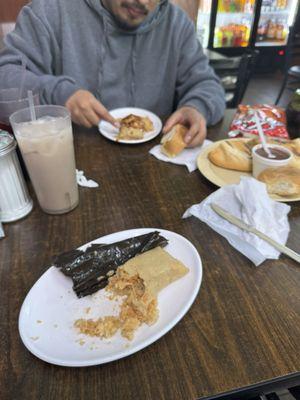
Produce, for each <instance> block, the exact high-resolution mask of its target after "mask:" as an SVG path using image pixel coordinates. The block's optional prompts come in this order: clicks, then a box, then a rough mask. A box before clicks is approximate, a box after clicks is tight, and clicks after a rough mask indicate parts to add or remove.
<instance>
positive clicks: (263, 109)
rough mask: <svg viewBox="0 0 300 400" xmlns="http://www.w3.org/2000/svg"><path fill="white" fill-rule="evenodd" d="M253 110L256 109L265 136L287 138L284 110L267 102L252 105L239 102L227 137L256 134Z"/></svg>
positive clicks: (252, 135) (254, 135)
mask: <svg viewBox="0 0 300 400" xmlns="http://www.w3.org/2000/svg"><path fill="white" fill-rule="evenodd" d="M253 111H256V113H257V116H258V119H259V121H260V123H261V126H262V128H263V131H264V134H265V135H266V136H270V137H273V138H281V139H289V134H288V131H287V129H286V117H285V111H284V110H283V109H282V108H280V107H276V106H270V105H267V104H256V105H254V106H249V105H242V104H240V105H239V106H238V110H237V112H236V114H235V116H234V119H233V121H232V123H231V126H230V130H229V132H228V136H229V137H241V136H242V137H256V136H258V131H257V128H256V124H255V121H254V116H253Z"/></svg>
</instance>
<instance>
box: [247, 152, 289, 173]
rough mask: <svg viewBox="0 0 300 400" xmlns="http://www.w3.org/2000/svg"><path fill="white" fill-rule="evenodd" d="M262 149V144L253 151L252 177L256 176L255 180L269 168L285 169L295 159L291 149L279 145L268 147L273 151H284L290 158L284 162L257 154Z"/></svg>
mask: <svg viewBox="0 0 300 400" xmlns="http://www.w3.org/2000/svg"><path fill="white" fill-rule="evenodd" d="M262 147H263V146H262V144H257V145H256V146H254V147H253V149H252V162H253V167H252V175H253V176H254V178H257V177H258V176H259V174H260V173H261V172H262V171H264V170H265V169H267V168H276V167H283V166H284V165H287V164H288V163H289V162H290V161H291V158H292V157H293V153H292V152H291V151H290V150H289V149H287V148H285V147H283V146H280V145H277V144H268V147H269V148H270V150H271V151H272V149H275V148H276V149H279V150H282V151H283V152H285V153H287V154H288V157H287V158H285V159H284V160H277V159H274V158H266V157H263V156H261V155H259V154H257V152H256V151H257V150H258V149H261V148H262Z"/></svg>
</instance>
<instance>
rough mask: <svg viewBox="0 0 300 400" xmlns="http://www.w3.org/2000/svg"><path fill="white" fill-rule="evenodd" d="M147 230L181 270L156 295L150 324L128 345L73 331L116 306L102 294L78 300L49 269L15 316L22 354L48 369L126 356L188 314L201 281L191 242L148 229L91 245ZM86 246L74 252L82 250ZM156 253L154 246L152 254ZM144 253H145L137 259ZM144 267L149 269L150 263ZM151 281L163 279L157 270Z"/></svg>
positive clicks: (66, 281)
mask: <svg viewBox="0 0 300 400" xmlns="http://www.w3.org/2000/svg"><path fill="white" fill-rule="evenodd" d="M151 231H159V233H160V234H161V235H163V237H164V238H166V239H167V240H168V244H167V246H166V247H164V249H161V248H159V249H160V251H165V253H168V257H171V258H175V259H176V260H175V262H176V263H177V264H178V263H179V264H184V268H185V270H186V272H185V275H184V276H181V277H180V279H178V280H175V281H174V280H173V281H172V283H170V284H169V283H168V286H164V288H163V289H162V290H161V291H159V293H158V296H157V308H158V311H159V315H158V319H157V320H156V322H154V323H153V324H150V325H147V324H146V323H144V324H142V325H141V326H139V327H138V328H137V330H136V332H135V335H134V337H133V339H132V340H128V339H126V338H125V337H123V336H122V335H121V334H120V333H119V332H117V333H116V334H114V335H113V336H112V337H110V338H102V339H101V338H100V337H95V336H89V335H87V334H84V333H82V332H78V329H76V324H75V321H77V320H78V319H80V321H81V319H82V318H84V319H87V321H88V320H95V319H96V320H97V319H98V318H99V317H101V318H102V317H103V316H106V315H110V314H112V313H113V312H114V310H115V307H116V303H115V302H114V300H113V299H112V298H111V296H109V292H107V291H106V290H105V289H101V290H98V291H97V292H96V293H94V294H92V295H88V296H86V297H82V298H78V297H77V296H76V294H75V293H74V291H73V290H72V280H71V278H70V277H67V276H65V275H64V274H63V273H62V272H61V270H59V269H58V268H56V267H54V266H52V267H50V268H49V269H48V270H47V271H46V272H45V273H44V274H43V275H42V276H41V277H40V279H39V280H38V281H37V282H36V283H35V284H34V286H33V287H32V288H31V290H30V291H29V293H28V294H27V296H26V298H25V300H24V302H23V305H22V308H21V311H20V315H19V332H20V336H21V339H22V341H23V343H24V345H25V346H26V347H27V349H28V350H29V351H30V352H31V353H32V354H34V355H35V356H37V357H38V358H40V359H42V360H44V361H46V362H48V363H51V364H56V365H61V366H69V367H84V366H91V365H98V364H104V363H107V362H110V361H114V360H118V359H120V358H123V357H127V356H129V355H131V354H133V353H136V352H137V351H139V350H141V349H143V348H145V347H147V346H149V345H150V344H151V343H153V342H155V341H156V340H158V339H159V338H161V337H162V336H163V335H165V334H166V333H167V332H168V331H169V330H170V329H172V328H173V327H174V326H175V325H176V324H177V323H178V322H179V321H180V320H181V318H183V316H184V315H185V314H186V313H187V312H188V310H189V309H190V307H191V305H192V304H193V302H194V300H195V298H196V296H197V294H198V292H199V289H200V285H201V281H202V263H201V259H200V256H199V254H198V251H197V250H196V248H195V247H194V246H193V245H192V243H191V242H190V241H189V240H187V239H186V238H184V237H183V236H181V235H179V234H177V233H175V232H171V231H167V230H163V229H149V228H143V229H131V230H126V231H122V232H117V233H113V234H110V235H107V236H104V237H102V238H99V239H96V240H94V241H93V242H91V243H102V244H103V243H107V244H109V243H113V242H118V241H120V240H125V239H128V238H131V237H134V236H138V235H144V234H148V233H150V232H151ZM91 243H88V244H86V245H84V246H82V247H81V248H80V249H81V250H83V251H84V250H85V249H86V248H87V246H88V245H90V244H91ZM157 249H158V247H157V248H156V249H155V250H157ZM150 251H151V250H150ZM147 253H149V251H146V252H144V253H143V254H144V255H146V254H147ZM133 260H134V259H131V260H129V262H128V263H131V268H132V266H133V263H132V261H133ZM160 260H161V261H162V259H160ZM148 264H150V265H151V270H152V267H153V265H152V263H149V262H148ZM158 264H159V263H156V265H158ZM124 265H125V264H124ZM138 265H139V266H140V264H138ZM120 268H121V267H120ZM116 275H117V274H116ZM116 275H115V276H116ZM157 276H159V282H161V281H162V280H163V278H164V275H163V271H161V272H160V273H159V274H158V275H157ZM145 285H146V284H145ZM106 293H108V294H106Z"/></svg>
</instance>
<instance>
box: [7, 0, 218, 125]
mask: <svg viewBox="0 0 300 400" xmlns="http://www.w3.org/2000/svg"><path fill="white" fill-rule="evenodd" d="M4 43H5V48H4V50H3V51H2V52H1V53H0V87H1V88H9V87H18V86H19V84H20V80H21V68H20V64H21V58H22V54H23V57H24V56H25V60H26V64H27V73H26V88H27V89H33V88H36V89H38V90H39V91H40V98H41V102H42V103H48V104H61V105H64V104H65V102H66V100H67V99H68V98H69V96H71V95H72V94H73V93H74V92H75V91H76V90H78V89H86V90H89V91H91V92H92V93H93V94H94V95H95V96H96V97H97V98H98V99H99V100H100V101H101V102H102V103H103V105H104V106H105V107H107V108H108V109H113V108H118V107H125V106H133V107H141V108H146V109H148V110H151V111H153V112H154V113H156V114H158V115H159V116H161V117H164V116H167V115H170V114H171V113H172V112H173V111H174V110H175V109H177V108H178V107H180V106H183V105H189V106H192V107H194V108H196V109H197V110H199V111H200V112H201V113H202V114H203V115H204V116H205V117H206V119H207V122H208V124H214V123H216V122H217V121H218V120H219V119H220V118H221V117H222V115H223V112H224V107H225V102H224V93H223V89H222V87H221V86H220V83H219V80H218V78H217V77H216V76H215V74H214V72H213V71H212V69H211V68H210V67H209V65H208V60H207V58H206V56H205V55H204V54H203V50H202V48H201V45H200V44H199V42H198V41H197V39H196V37H195V30H194V26H193V23H192V22H191V21H190V19H189V18H188V17H187V16H186V14H185V13H184V12H183V11H182V10H181V9H180V8H178V7H176V6H174V5H171V4H170V3H169V2H168V1H167V0H163V1H161V2H160V5H159V6H158V7H157V8H156V9H155V10H154V11H153V12H152V13H150V14H149V15H148V16H147V18H146V19H145V21H144V22H143V23H142V24H141V25H140V26H139V27H138V28H136V29H135V30H132V31H127V30H124V29H123V28H121V27H120V26H119V25H118V23H117V21H116V20H115V19H114V18H113V16H112V15H111V14H110V13H109V12H108V11H107V10H106V9H105V8H104V7H103V6H102V5H101V2H100V0H33V1H32V3H30V4H29V5H27V6H25V7H24V8H23V9H22V11H21V13H20V15H19V17H18V20H17V24H16V28H15V30H14V31H13V32H12V33H10V34H8V35H7V36H6V38H5V40H4Z"/></svg>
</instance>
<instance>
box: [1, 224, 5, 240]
mask: <svg viewBox="0 0 300 400" xmlns="http://www.w3.org/2000/svg"><path fill="white" fill-rule="evenodd" d="M4 236H5V235H4V230H3V226H2V223H1V221H0V238H2V237H4Z"/></svg>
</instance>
